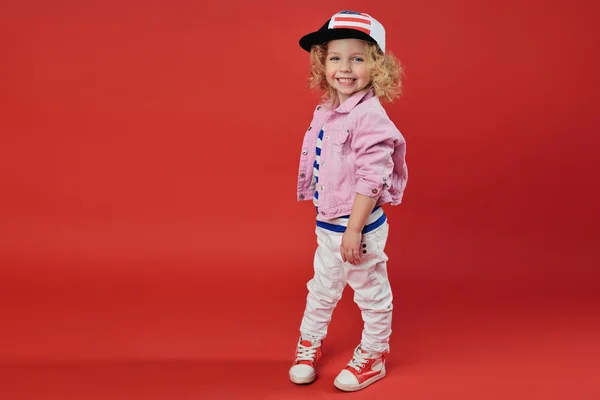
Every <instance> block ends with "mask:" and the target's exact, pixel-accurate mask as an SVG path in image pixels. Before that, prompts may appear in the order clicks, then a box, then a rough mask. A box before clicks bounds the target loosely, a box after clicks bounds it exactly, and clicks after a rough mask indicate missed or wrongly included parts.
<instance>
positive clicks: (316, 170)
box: [313, 127, 325, 210]
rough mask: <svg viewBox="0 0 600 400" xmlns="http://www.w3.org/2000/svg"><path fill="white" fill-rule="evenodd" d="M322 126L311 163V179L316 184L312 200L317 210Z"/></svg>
mask: <svg viewBox="0 0 600 400" xmlns="http://www.w3.org/2000/svg"><path fill="white" fill-rule="evenodd" d="M324 128H325V127H323V129H321V131H320V132H319V136H317V148H316V152H317V154H316V156H315V162H314V163H313V179H314V183H315V185H317V186H316V189H315V194H314V196H313V202H314V204H315V206H316V207H317V210H318V206H319V186H318V184H319V165H320V164H321V147H322V145H323V134H324V131H323V130H324Z"/></svg>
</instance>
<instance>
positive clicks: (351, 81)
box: [337, 78, 356, 85]
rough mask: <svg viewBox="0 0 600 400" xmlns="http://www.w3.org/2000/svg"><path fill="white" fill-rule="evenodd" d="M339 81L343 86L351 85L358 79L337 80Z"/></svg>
mask: <svg viewBox="0 0 600 400" xmlns="http://www.w3.org/2000/svg"><path fill="white" fill-rule="evenodd" d="M337 80H338V82H339V83H342V84H345V85H349V84H351V83H354V81H355V80H356V79H354V78H337Z"/></svg>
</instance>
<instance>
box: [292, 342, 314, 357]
mask: <svg viewBox="0 0 600 400" xmlns="http://www.w3.org/2000/svg"><path fill="white" fill-rule="evenodd" d="M318 347H319V344H318V343H315V342H313V343H312V345H311V346H305V345H303V344H302V343H298V350H297V351H296V361H314V360H315V356H316V354H317V348H318Z"/></svg>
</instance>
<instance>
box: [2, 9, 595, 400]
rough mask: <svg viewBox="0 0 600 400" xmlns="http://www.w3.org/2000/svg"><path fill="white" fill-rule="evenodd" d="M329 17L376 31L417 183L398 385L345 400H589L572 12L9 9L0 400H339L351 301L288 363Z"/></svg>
mask: <svg viewBox="0 0 600 400" xmlns="http://www.w3.org/2000/svg"><path fill="white" fill-rule="evenodd" d="M341 9H356V10H359V11H363V12H368V13H370V14H372V15H374V16H375V17H376V18H377V19H379V20H380V21H381V22H382V23H383V24H384V26H385V27H386V29H387V40H388V48H389V49H390V50H391V51H392V52H394V54H396V55H397V56H398V58H399V59H400V60H401V61H402V62H403V64H404V65H405V74H406V76H405V80H404V85H405V95H404V96H403V97H402V98H401V99H400V100H398V101H396V102H394V103H393V104H392V105H389V106H388V107H387V109H388V113H389V115H390V117H391V118H392V119H393V120H394V121H395V122H396V125H397V126H398V127H399V129H400V130H401V131H402V133H403V134H404V136H405V137H406V139H407V143H408V145H407V151H408V153H407V161H408V165H409V171H410V173H409V183H408V187H407V190H406V193H405V201H404V203H403V204H402V205H401V206H399V207H394V208H390V207H388V208H386V212H387V213H388V216H389V219H390V223H391V233H390V239H389V245H388V254H389V256H390V263H389V270H390V275H391V280H392V285H393V289H394V293H395V314H394V333H393V337H392V354H391V355H390V358H389V364H388V365H389V367H388V369H389V376H388V377H387V378H386V379H385V380H383V381H381V383H378V384H377V385H374V386H373V387H372V388H369V389H368V391H365V392H361V393H360V394H358V395H357V398H359V397H361V396H363V397H364V398H366V396H373V395H376V396H382V395H383V396H384V397H383V398H389V396H387V397H386V396H385V394H386V393H392V392H393V393H396V394H395V395H394V397H396V396H398V398H405V399H430V398H446V399H449V398H461V399H467V398H477V399H481V398H486V399H492V398H498V399H505V398H508V397H509V396H510V397H512V398H544V399H550V398H557V399H558V398H575V399H587V398H589V399H592V398H598V396H599V395H600V390H599V388H598V384H597V383H594V382H593V381H592V376H593V375H592V372H591V366H592V365H593V364H592V362H593V360H596V362H597V359H598V357H599V356H600V346H598V340H597V339H598V334H599V329H600V327H599V326H598V321H597V314H595V311H596V310H597V306H598V302H599V300H600V296H599V295H598V293H599V288H600V273H599V272H598V264H599V263H598V261H599V260H598V258H599V257H598V240H599V239H600V235H599V232H598V228H597V222H598V204H599V200H600V199H599V197H600V195H599V190H598V188H597V184H598V173H599V172H600V169H599V168H598V167H599V165H598V145H599V144H600V143H599V142H600V140H599V139H598V136H597V135H598V132H599V128H600V122H599V118H598V101H597V93H598V91H599V89H600V87H599V80H598V77H597V71H598V70H599V69H600V63H599V60H598V48H599V43H598V37H599V34H600V32H599V29H598V27H597V24H596V21H597V15H598V11H599V10H598V5H597V4H596V3H595V2H592V1H583V0H582V1H566V0H562V1H559V0H557V1H539V0H537V1H526V2H523V1H517V0H507V1H502V2H476V1H469V0H457V1H455V2H446V1H441V0H434V1H431V2H416V1H414V2H392V1H386V2H363V1H353V0H350V1H345V2H342V1H338V0H334V1H329V2H327V3H322V2H320V1H316V0H308V1H305V2H301V3H297V2H295V3H294V2H292V3H286V2H275V1H273V2H271V1H264V0H261V1H258V2H255V3H251V2H242V1H235V0H233V1H227V2H210V3H208V2H193V1H171V2H161V1H146V2H142V1H134V0H121V1H114V0H107V1H104V2H77V1H64V0H58V1H55V2H51V3H48V2H42V1H39V0H38V1H35V0H34V1H32V0H28V1H20V2H16V1H8V2H3V3H2V5H1V6H0V35H1V37H2V40H0V52H1V54H2V59H3V61H2V62H1V63H0V171H1V172H0V190H1V197H0V302H1V303H0V304H1V309H0V327H1V329H0V359H1V361H0V372H1V374H0V383H1V385H0V394H2V392H4V394H3V395H2V397H3V398H7V399H9V398H61V399H65V398H71V397H72V398H86V399H91V398H111V399H115V398H128V399H131V398H133V397H136V396H140V397H143V398H146V399H148V398H178V399H183V398H207V399H212V398H215V399H217V398H229V396H234V397H236V398H265V399H266V398H268V399H283V398H298V399H301V398H306V397H308V396H313V397H317V398H321V397H327V396H329V395H335V394H336V392H335V389H334V388H333V385H332V380H333V377H334V376H335V374H337V372H338V371H339V369H340V368H342V367H343V366H344V364H345V363H346V362H347V361H348V359H349V357H350V355H351V351H352V348H353V347H354V346H355V345H356V344H357V343H358V341H359V340H360V332H361V324H362V323H361V320H360V315H359V313H358V310H357V308H356V306H355V305H354V304H353V303H352V300H351V297H352V296H351V293H350V292H349V291H347V292H346V294H345V297H344V299H343V300H342V302H341V303H340V306H339V308H338V310H336V313H335V314H334V320H333V323H332V325H331V329H330V336H329V338H328V340H327V342H326V346H327V347H326V349H325V351H326V354H327V357H326V359H325V361H324V364H323V367H322V370H321V378H320V379H319V380H318V381H317V382H316V383H315V384H314V385H312V386H310V387H302V388H300V387H296V386H294V385H292V384H291V383H289V382H288V381H287V369H288V367H289V365H290V362H291V358H292V356H293V352H294V346H295V341H296V340H297V335H298V327H299V323H300V318H301V316H302V311H303V307H304V300H305V296H306V289H305V283H306V281H307V280H308V279H309V278H310V276H311V269H312V265H311V261H312V256H313V252H314V249H315V245H316V241H315V238H314V210H313V209H312V208H311V206H310V204H309V203H303V204H297V203H296V194H295V184H296V182H295V179H296V175H297V162H298V157H299V151H300V144H301V140H302V135H303V132H304V131H305V129H306V126H307V124H308V123H309V122H310V118H311V115H312V110H313V108H314V106H315V105H316V101H317V97H316V95H315V94H314V93H310V92H309V91H308V90H307V84H306V78H307V75H308V68H309V65H308V58H307V54H306V53H305V52H304V51H303V50H301V49H300V47H299V46H298V44H297V42H298V39H299V38H300V36H302V35H303V34H305V33H307V32H308V31H309V30H312V29H317V28H318V27H320V26H321V25H322V24H323V23H324V22H325V21H326V20H327V18H328V17H329V16H330V15H332V14H333V13H335V12H337V11H339V10H341ZM240 390H243V391H245V392H244V393H241V392H239V391H240ZM361 398H362V397H361Z"/></svg>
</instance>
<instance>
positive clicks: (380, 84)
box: [308, 42, 403, 103]
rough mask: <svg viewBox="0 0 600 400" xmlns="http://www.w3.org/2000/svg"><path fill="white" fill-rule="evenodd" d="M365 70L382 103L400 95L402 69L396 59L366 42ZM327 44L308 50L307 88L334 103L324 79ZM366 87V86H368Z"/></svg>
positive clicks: (330, 90)
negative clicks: (367, 71)
mask: <svg viewBox="0 0 600 400" xmlns="http://www.w3.org/2000/svg"><path fill="white" fill-rule="evenodd" d="M366 43H367V46H366V62H367V68H368V69H369V71H370V72H371V81H370V82H369V85H370V86H372V87H373V91H374V93H375V96H377V97H379V98H382V99H383V100H384V101H389V102H391V101H393V100H394V98H396V97H399V96H400V95H401V94H402V81H401V76H402V75H403V68H402V65H401V64H400V62H399V61H398V59H397V58H396V57H395V56H394V55H393V54H392V53H390V52H388V53H386V54H383V53H382V52H381V50H379V47H377V45H376V44H375V43H369V42H366ZM326 56H327V43H325V44H322V45H315V46H313V47H312V48H311V50H310V65H311V71H310V76H309V78H308V83H309V87H310V88H311V89H315V90H317V91H319V92H323V95H322V99H323V101H325V102H331V103H335V101H336V99H337V92H336V90H335V89H334V88H332V87H331V86H329V83H327V78H326V77H325V58H326ZM369 85H367V86H369Z"/></svg>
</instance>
